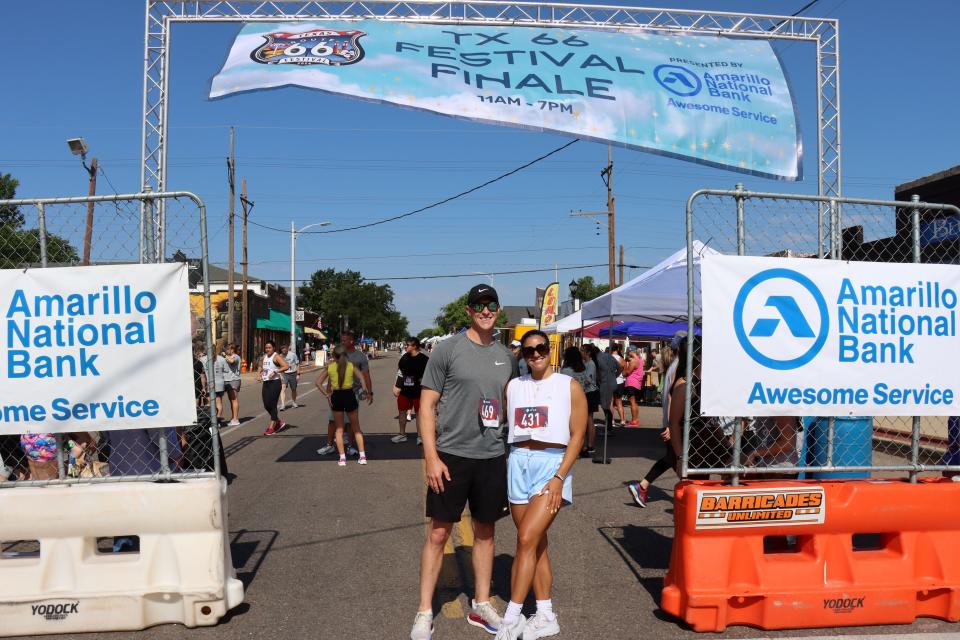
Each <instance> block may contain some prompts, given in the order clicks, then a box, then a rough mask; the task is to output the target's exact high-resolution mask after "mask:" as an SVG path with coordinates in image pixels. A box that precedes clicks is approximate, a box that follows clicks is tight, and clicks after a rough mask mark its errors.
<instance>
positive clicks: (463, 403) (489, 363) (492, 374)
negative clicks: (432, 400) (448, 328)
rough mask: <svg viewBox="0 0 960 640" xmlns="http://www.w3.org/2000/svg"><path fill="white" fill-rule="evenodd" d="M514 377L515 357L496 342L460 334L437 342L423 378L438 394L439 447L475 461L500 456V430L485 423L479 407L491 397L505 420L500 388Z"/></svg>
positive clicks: (446, 451)
mask: <svg viewBox="0 0 960 640" xmlns="http://www.w3.org/2000/svg"><path fill="white" fill-rule="evenodd" d="M516 376H517V360H516V358H514V357H513V354H512V353H510V351H509V349H507V348H506V347H505V346H503V345H502V344H500V343H499V342H493V343H491V344H488V345H479V344H477V343H475V342H473V341H472V340H470V338H468V337H467V335H466V334H465V333H462V334H460V335H458V336H454V337H453V338H448V339H446V340H444V341H443V342H440V343H439V344H437V346H436V347H434V349H433V352H432V353H431V354H430V360H429V362H427V370H426V371H425V372H424V374H423V382H422V386H423V387H426V388H428V389H433V390H434V391H436V392H437V393H439V394H440V404H439V407H438V409H437V450H438V451H443V452H444V453H449V454H452V455H455V456H461V457H464V458H473V459H478V460H485V459H490V458H496V457H497V456H501V455H503V454H504V445H503V440H502V439H501V428H490V427H484V426H483V423H482V422H481V420H480V405H481V403H482V402H483V401H484V399H487V400H495V401H496V402H497V403H498V405H499V408H500V412H499V420H500V423H501V424H503V422H505V420H506V418H505V415H504V412H505V411H506V407H505V406H504V396H503V390H504V389H505V388H506V386H507V383H508V382H510V380H511V379H512V378H514V377H516Z"/></svg>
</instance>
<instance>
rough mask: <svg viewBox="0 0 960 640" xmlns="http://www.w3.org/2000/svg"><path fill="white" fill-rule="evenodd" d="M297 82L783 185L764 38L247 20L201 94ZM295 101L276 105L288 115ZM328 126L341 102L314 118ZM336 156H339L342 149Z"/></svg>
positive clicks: (787, 132) (797, 165) (793, 130)
mask: <svg viewBox="0 0 960 640" xmlns="http://www.w3.org/2000/svg"><path fill="white" fill-rule="evenodd" d="M285 86H299V87H306V88H309V89H316V90H319V91H324V92H328V93H332V94H336V95H342V96H350V97H354V98H359V99H362V100H369V101H375V102H383V103H389V104H394V105H397V106H401V107H406V108H413V109H422V110H425V111H431V112H433V113H440V114H444V115H448V116H453V117H456V118H463V119H467V120H474V121H478V122H486V123H492V124H499V125H505V126H511V127H521V128H528V129H534V130H537V131H550V132H554V133H561V134H569V135H573V136H577V137H580V138H585V139H590V140H597V141H601V142H604V143H613V144H617V145H622V146H625V147H631V148H635V149H641V150H645V151H650V152H653V153H657V154H661V155H666V156H671V157H675V158H681V159H684V160H689V161H693V162H697V163H701V164H707V165H711V166H717V167H722V168H725V169H729V170H732V171H739V172H743V173H749V174H753V175H760V176H765V177H770V178H777V179H782V180H798V179H800V178H801V177H802V176H801V166H802V163H801V155H802V146H801V144H800V136H799V131H798V128H797V116H796V110H795V107H794V101H793V95H792V93H791V90H790V85H789V83H788V82H787V78H786V75H785V74H784V72H783V68H782V66H781V64H780V60H779V58H778V57H777V55H776V53H775V52H774V51H773V47H772V46H771V44H770V42H769V41H767V40H759V39H754V38H740V39H738V38H727V37H723V36H719V35H682V34H679V33H669V34H668V33H658V32H655V31H641V30H639V29H636V30H629V29H625V30H622V31H616V32H614V31H596V30H589V29H559V28H541V27H520V26H503V25H454V24H412V23H405V22H399V21H386V20H357V21H351V22H336V21H329V22H326V21H321V22H316V21H311V22H293V23H266V22H257V23H248V24H246V25H244V26H243V29H242V30H241V31H240V33H239V34H238V35H237V37H236V40H235V41H234V43H233V46H232V47H231V49H230V52H229V54H228V55H227V59H226V62H225V63H224V65H223V67H222V69H221V70H220V72H219V73H218V74H217V75H216V76H215V77H214V78H213V81H212V82H211V86H210V94H209V95H210V97H211V98H221V97H224V96H228V95H231V94H235V93H241V92H245V91H254V90H258V89H271V88H276V87H285ZM291 102H292V100H291V96H290V95H289V94H288V95H285V96H284V97H283V98H280V99H278V100H276V101H275V102H274V103H272V106H274V107H279V108H274V109H273V110H272V111H271V114H272V115H273V117H274V118H277V119H278V121H283V120H284V118H285V113H287V112H288V111H290V110H291V109H294V110H295V108H293V107H291V106H290V104H291ZM318 117H319V118H321V119H322V120H324V121H327V122H334V123H335V122H336V120H337V117H338V114H337V111H336V110H331V109H325V110H324V111H323V113H322V114H319V115H318ZM341 155H343V154H341Z"/></svg>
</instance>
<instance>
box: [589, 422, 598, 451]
mask: <svg viewBox="0 0 960 640" xmlns="http://www.w3.org/2000/svg"><path fill="white" fill-rule="evenodd" d="M596 440H597V425H595V424H594V423H593V414H592V413H591V414H589V415H587V449H591V450H592V449H593V445H594V443H595V442H596Z"/></svg>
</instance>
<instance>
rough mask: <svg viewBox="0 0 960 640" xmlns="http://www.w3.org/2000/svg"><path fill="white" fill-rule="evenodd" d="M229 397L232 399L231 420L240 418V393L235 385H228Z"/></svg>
mask: <svg viewBox="0 0 960 640" xmlns="http://www.w3.org/2000/svg"><path fill="white" fill-rule="evenodd" d="M227 398H229V399H230V413H231V415H230V420H239V419H240V395H239V394H238V393H237V390H236V389H234V388H233V387H227Z"/></svg>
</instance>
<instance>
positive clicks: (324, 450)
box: [317, 444, 337, 456]
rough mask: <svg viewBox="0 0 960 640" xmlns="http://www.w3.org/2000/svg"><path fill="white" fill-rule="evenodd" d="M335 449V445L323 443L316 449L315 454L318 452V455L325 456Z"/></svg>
mask: <svg viewBox="0 0 960 640" xmlns="http://www.w3.org/2000/svg"><path fill="white" fill-rule="evenodd" d="M336 450H337V448H336V447H335V446H333V445H332V444H325V445H323V446H322V447H320V448H319V449H317V454H318V455H321V456H326V455H330V454H331V453H333V452H334V451H336Z"/></svg>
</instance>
